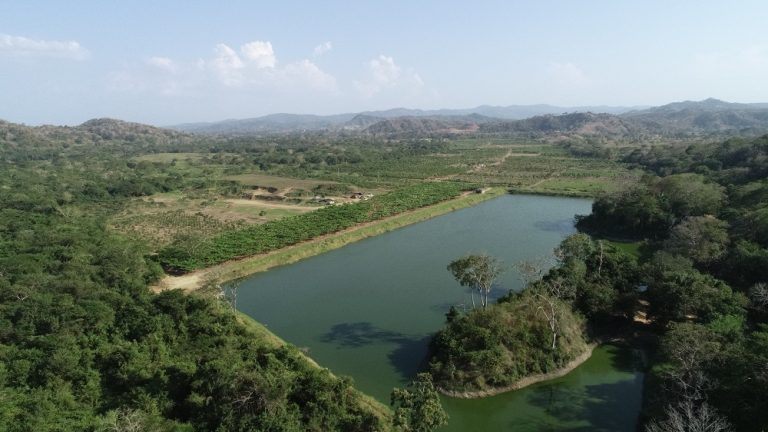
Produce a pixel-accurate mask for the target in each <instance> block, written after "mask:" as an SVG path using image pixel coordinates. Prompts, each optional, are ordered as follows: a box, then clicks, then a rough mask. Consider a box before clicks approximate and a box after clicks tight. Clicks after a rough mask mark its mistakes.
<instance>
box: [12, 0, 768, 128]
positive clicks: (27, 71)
mask: <svg viewBox="0 0 768 432" xmlns="http://www.w3.org/2000/svg"><path fill="white" fill-rule="evenodd" d="M766 18H768V2H765V1H764V0H763V1H734V2H728V3H726V2H714V1H642V2H640V1H636V2H628V1H588V0H584V1H546V0H545V1H473V2H466V1H465V2H456V1H418V0H411V1H393V0H390V1H377V2H374V1H344V2H342V1H324V2H309V1H307V2H297V1H287V0H281V1H279V2H278V1H272V2H258V1H221V2H212V1H211V2H202V1H164V2H160V1H154V2H149V1H146V2H145V1H131V2H128V1H122V2H118V1H71V2H69V1H35V0H27V1H23V0H19V1H13V2H10V1H2V0H0V119H5V120H9V121H15V122H23V123H27V124H41V123H51V124H79V123H81V122H83V121H85V120H87V119H89V118H94V117H115V118H121V119H125V120H131V121H140V122H145V123H150V124H156V125H168V124H175V123H181V122H192V121H213V120H221V119H226V118H247V117H255V116H259V115H264V114H268V113H275V112H293V113H314V114H332V113H340V112H354V111H362V110H371V109H386V108H393V107H409V108H426V109H430V108H466V107H472V106H477V105H481V104H490V105H513V104H535V103H549V104H555V105H564V106H574V105H659V104H664V103H668V102H672V101H677V100H699V99H704V98H707V97H716V98H720V99H724V100H728V101H734V102H768V78H766V77H768V31H766V30H765V20H766Z"/></svg>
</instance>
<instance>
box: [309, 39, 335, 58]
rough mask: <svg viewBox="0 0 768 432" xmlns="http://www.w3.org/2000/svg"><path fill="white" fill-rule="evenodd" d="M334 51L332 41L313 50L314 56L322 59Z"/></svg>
mask: <svg viewBox="0 0 768 432" xmlns="http://www.w3.org/2000/svg"><path fill="white" fill-rule="evenodd" d="M332 49H333V44H332V43H331V42H330V41H327V42H323V43H321V44H320V45H318V46H316V47H315V49H314V50H312V56H314V57H320V56H321V55H323V54H325V53H327V52H328V51H330V50H332Z"/></svg>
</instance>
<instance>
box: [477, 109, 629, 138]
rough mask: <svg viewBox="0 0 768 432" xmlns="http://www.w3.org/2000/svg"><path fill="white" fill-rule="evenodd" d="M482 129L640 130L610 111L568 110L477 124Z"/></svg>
mask: <svg viewBox="0 0 768 432" xmlns="http://www.w3.org/2000/svg"><path fill="white" fill-rule="evenodd" d="M479 131H480V132H483V133H501V134H512V135H527V136H540V135H550V136H552V135H554V136H558V135H582V136H586V135H599V136H602V137H606V138H623V137H629V136H634V135H636V134H638V133H640V130H639V129H638V127H637V126H636V125H635V124H634V123H633V122H631V121H628V120H625V119H624V118H622V117H619V116H616V115H613V114H604V113H600V114H595V113H590V112H587V113H571V114H562V115H551V114H549V115H542V116H535V117H531V118H527V119H524V120H514V121H497V122H493V123H487V124H484V125H481V126H480V130H479Z"/></svg>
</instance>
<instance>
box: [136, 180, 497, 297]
mask: <svg viewBox="0 0 768 432" xmlns="http://www.w3.org/2000/svg"><path fill="white" fill-rule="evenodd" d="M507 193H508V192H507V190H506V189H505V188H501V187H493V188H490V189H489V190H487V191H486V192H485V193H483V194H474V193H469V194H466V195H462V196H459V197H457V198H454V199H450V200H447V201H443V202H440V203H437V204H433V205H431V206H427V207H421V208H417V209H413V210H409V211H406V212H403V213H400V214H396V215H394V216H390V217H387V218H384V219H380V220H378V221H373V222H368V223H364V224H360V225H356V226H353V227H350V228H347V229H345V230H342V231H339V232H336V233H332V234H327V235H324V236H320V237H316V238H314V239H311V240H307V241H305V242H302V243H299V244H295V245H292V246H288V247H285V248H282V249H278V250H275V251H271V252H267V253H264V254H259V255H253V256H249V257H245V258H240V259H235V260H231V261H227V262H225V263H222V264H218V265H215V266H212V267H207V268H204V269H200V270H196V271H193V272H190V273H187V274H184V275H181V276H172V275H166V276H165V277H164V278H163V279H161V280H160V281H158V282H157V283H156V284H154V285H152V286H150V289H151V290H152V291H153V292H155V293H158V292H161V291H165V290H171V289H181V290H184V291H187V292H191V291H195V290H197V289H199V288H201V287H202V285H203V284H204V283H205V282H206V281H209V280H211V278H212V277H213V278H214V279H215V280H216V281H217V283H224V282H230V281H233V280H236V279H240V278H243V277H247V276H249V275H251V274H254V273H259V272H262V271H266V270H269V269H271V268H274V267H278V266H281V265H287V264H292V263H295V262H297V261H300V260H302V259H305V258H309V257H312V256H315V255H320V254H322V253H324V252H328V251H331V250H334V249H338V248H340V247H343V246H346V245H348V244H350V243H354V242H356V241H359V240H363V239H366V238H369V237H375V236H378V235H381V234H384V233H387V232H390V231H394V230H396V229H398V228H402V227H405V226H408V225H412V224H415V223H418V222H423V221H425V220H428V219H432V218H434V217H437V216H442V215H444V214H447V213H450V212H453V211H456V210H460V209H463V208H468V207H472V206H475V205H477V204H480V203H481V202H484V201H488V200H490V199H493V198H497V197H500V196H502V195H505V194H507Z"/></svg>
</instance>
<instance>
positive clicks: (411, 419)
mask: <svg viewBox="0 0 768 432" xmlns="http://www.w3.org/2000/svg"><path fill="white" fill-rule="evenodd" d="M391 405H392V408H393V409H394V416H393V419H392V422H393V424H394V426H395V427H396V428H398V429H399V430H402V431H404V432H430V431H433V430H435V429H437V428H439V427H441V426H444V425H446V424H447V423H448V414H446V413H445V410H443V406H442V405H441V404H440V396H439V395H438V394H437V390H435V385H434V384H433V383H432V376H431V375H429V374H428V373H420V374H418V375H417V376H416V379H415V380H413V381H411V383H410V384H409V385H408V388H405V389H400V388H395V389H393V390H392V395H391Z"/></svg>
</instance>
